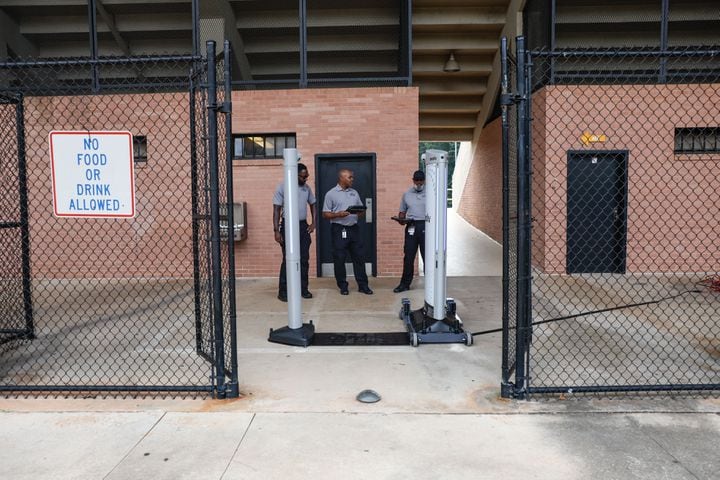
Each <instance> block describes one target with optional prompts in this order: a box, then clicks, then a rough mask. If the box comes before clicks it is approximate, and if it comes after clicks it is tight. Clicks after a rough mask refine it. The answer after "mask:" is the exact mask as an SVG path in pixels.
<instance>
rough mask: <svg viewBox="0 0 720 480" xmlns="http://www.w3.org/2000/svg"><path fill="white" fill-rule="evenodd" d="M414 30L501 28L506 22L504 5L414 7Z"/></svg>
mask: <svg viewBox="0 0 720 480" xmlns="http://www.w3.org/2000/svg"><path fill="white" fill-rule="evenodd" d="M412 23H413V30H415V31H423V30H436V29H438V28H440V29H443V30H445V31H447V30H455V31H457V29H468V30H473V31H478V30H500V29H502V27H503V25H504V24H505V9H504V8H503V7H484V8H482V7H477V8H475V7H473V8H469V7H452V6H450V7H443V8H414V9H413V15H412Z"/></svg>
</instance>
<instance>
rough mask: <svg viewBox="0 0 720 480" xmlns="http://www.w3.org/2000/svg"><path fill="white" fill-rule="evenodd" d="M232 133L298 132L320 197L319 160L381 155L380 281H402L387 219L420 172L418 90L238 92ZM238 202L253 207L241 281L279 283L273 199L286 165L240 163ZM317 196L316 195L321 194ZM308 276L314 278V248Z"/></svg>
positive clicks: (396, 242) (239, 263) (393, 228)
mask: <svg viewBox="0 0 720 480" xmlns="http://www.w3.org/2000/svg"><path fill="white" fill-rule="evenodd" d="M232 128H233V133H236V134H238V133H273V132H295V133H296V135H297V148H298V150H299V151H300V153H301V154H302V156H303V163H305V164H306V165H307V166H308V169H309V173H310V179H309V184H310V185H311V186H312V187H313V191H315V180H316V178H315V171H314V168H315V165H314V164H315V161H314V157H315V155H316V154H322V153H375V154H376V155H377V157H376V158H377V172H376V179H377V196H376V206H377V220H376V221H377V224H376V227H377V259H378V275H381V276H399V275H400V274H401V273H402V242H403V236H402V231H401V229H400V228H399V227H398V225H397V224H396V223H395V222H394V221H392V220H390V219H389V217H390V216H392V215H395V214H397V211H398V206H399V203H400V196H401V194H402V192H404V191H405V190H406V189H407V188H409V186H410V185H411V183H412V182H411V181H410V180H409V179H410V178H411V176H412V172H413V171H414V170H415V169H416V168H417V154H418V90H417V89H416V88H405V87H384V88H355V89H347V88H338V89H306V90H274V91H244V92H240V91H238V92H233V127H232ZM233 174H234V195H235V199H236V200H238V201H246V202H247V204H248V239H247V240H246V241H244V242H241V243H239V244H238V246H237V248H236V255H237V257H236V267H237V268H236V271H237V275H238V276H250V277H253V276H255V277H256V276H275V275H277V272H278V268H279V264H280V260H281V256H280V249H279V247H278V245H277V244H276V243H275V241H274V239H273V232H272V195H273V192H274V190H275V187H276V185H277V184H278V183H279V182H280V181H281V180H282V160H260V161H258V160H254V161H253V160H236V161H235V163H234V169H233ZM316 194H317V192H316ZM312 239H313V246H312V247H311V249H310V274H311V276H314V275H316V259H315V242H316V236H315V235H314V234H313V236H312Z"/></svg>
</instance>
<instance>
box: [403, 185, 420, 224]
mask: <svg viewBox="0 0 720 480" xmlns="http://www.w3.org/2000/svg"><path fill="white" fill-rule="evenodd" d="M400 211H401V212H405V218H408V219H410V220H425V189H424V188H423V189H422V192H417V191H415V187H410V189H409V190H408V191H407V192H405V193H403V196H402V200H400Z"/></svg>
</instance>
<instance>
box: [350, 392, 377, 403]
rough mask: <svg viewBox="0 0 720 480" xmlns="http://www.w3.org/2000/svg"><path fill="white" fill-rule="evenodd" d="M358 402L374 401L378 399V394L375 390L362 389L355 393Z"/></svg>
mask: <svg viewBox="0 0 720 480" xmlns="http://www.w3.org/2000/svg"><path fill="white" fill-rule="evenodd" d="M355 398H357V400H358V402H363V403H375V402H379V401H380V395H379V394H378V393H377V392H376V391H375V390H363V391H362V392H360V393H358V394H357V397H355Z"/></svg>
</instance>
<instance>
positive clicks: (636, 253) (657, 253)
mask: <svg viewBox="0 0 720 480" xmlns="http://www.w3.org/2000/svg"><path fill="white" fill-rule="evenodd" d="M536 97H538V95H536ZM719 104H720V85H717V84H715V85H702V84H697V85H693V84H690V85H633V86H582V87H581V86H552V87H547V88H546V89H544V91H543V92H541V94H540V95H539V100H538V101H534V103H533V116H534V118H535V120H534V122H533V146H532V148H533V169H534V172H535V175H536V176H537V178H536V179H535V182H534V185H535V187H536V188H535V192H534V195H533V217H534V218H535V219H536V226H535V228H534V233H533V241H534V243H535V246H534V249H533V253H534V261H535V263H536V264H538V265H539V266H540V267H541V268H543V269H544V270H545V271H547V272H552V273H564V272H565V251H566V242H565V239H566V217H567V211H566V197H567V152H568V150H577V151H583V150H628V151H629V158H628V217H627V225H628V232H627V270H628V272H716V271H718V270H720V240H719V238H720V202H718V200H717V192H719V191H720V154H703V155H676V154H674V152H673V150H674V129H675V128H676V127H717V126H718V125H720V110H719V109H718V105H719ZM584 132H590V133H592V134H604V135H606V136H607V141H605V142H602V143H600V142H598V143H594V144H591V145H589V146H586V145H584V144H583V143H582V142H581V140H580V137H581V136H582V135H583V133H584ZM538 224H539V225H538ZM538 226H540V227H541V228H537V227H538ZM537 252H541V254H540V255H538V254H537Z"/></svg>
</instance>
